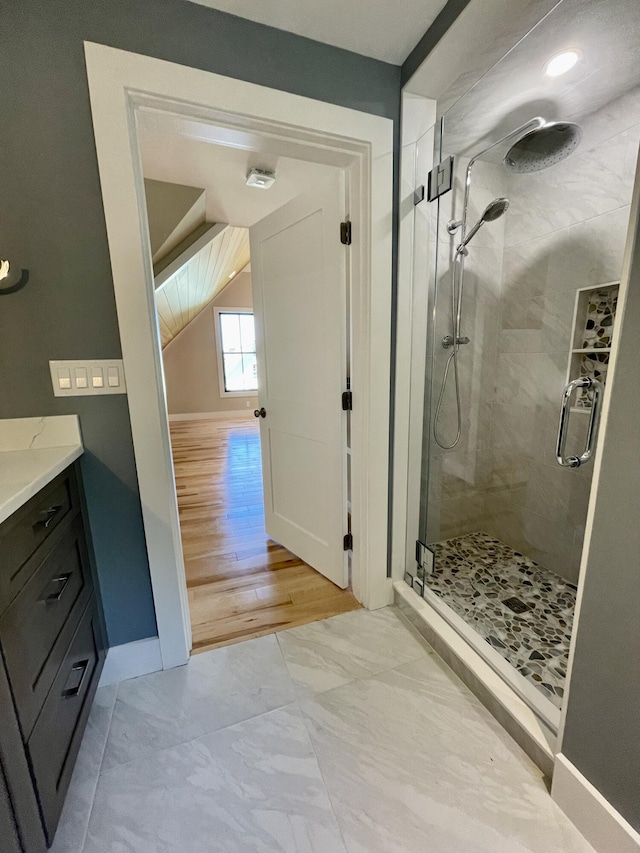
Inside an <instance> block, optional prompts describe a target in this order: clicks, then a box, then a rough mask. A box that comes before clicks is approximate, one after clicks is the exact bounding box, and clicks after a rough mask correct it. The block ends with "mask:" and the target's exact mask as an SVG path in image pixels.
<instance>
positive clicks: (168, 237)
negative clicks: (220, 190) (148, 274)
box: [144, 178, 206, 264]
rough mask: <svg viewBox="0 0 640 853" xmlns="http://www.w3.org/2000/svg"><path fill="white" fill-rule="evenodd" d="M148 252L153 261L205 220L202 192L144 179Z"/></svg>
mask: <svg viewBox="0 0 640 853" xmlns="http://www.w3.org/2000/svg"><path fill="white" fill-rule="evenodd" d="M144 193H145V197H146V202H147V219H148V222H149V238H150V240H151V255H152V259H153V263H154V264H155V263H156V262H157V261H158V260H159V259H160V258H163V257H164V256H165V255H167V254H168V253H169V252H171V251H172V250H173V249H174V248H175V247H176V246H177V245H178V244H179V243H181V242H182V241H183V240H184V239H185V238H186V237H187V236H188V235H189V234H190V233H191V232H192V231H193V230H194V229H195V228H197V227H198V226H199V225H201V224H202V223H203V222H204V221H205V214H206V193H205V191H204V189H201V188H200V187H187V186H184V185H183V184H174V183H169V182H168V181H154V180H151V179H150V178H145V179H144Z"/></svg>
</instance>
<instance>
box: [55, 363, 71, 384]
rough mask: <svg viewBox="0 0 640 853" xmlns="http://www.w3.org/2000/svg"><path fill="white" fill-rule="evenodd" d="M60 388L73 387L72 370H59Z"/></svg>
mask: <svg viewBox="0 0 640 853" xmlns="http://www.w3.org/2000/svg"><path fill="white" fill-rule="evenodd" d="M58 388H71V371H70V370H68V369H67V368H64V367H63V368H61V369H59V370H58Z"/></svg>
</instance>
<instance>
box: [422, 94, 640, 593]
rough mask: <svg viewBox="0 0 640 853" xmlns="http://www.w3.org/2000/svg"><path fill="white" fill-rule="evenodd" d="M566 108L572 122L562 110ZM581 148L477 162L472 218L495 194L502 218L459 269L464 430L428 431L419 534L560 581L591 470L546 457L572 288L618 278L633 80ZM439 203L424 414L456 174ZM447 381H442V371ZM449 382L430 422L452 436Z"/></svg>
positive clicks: (573, 575)
mask: <svg viewBox="0 0 640 853" xmlns="http://www.w3.org/2000/svg"><path fill="white" fill-rule="evenodd" d="M566 118H571V117H570V116H566ZM576 120H578V121H579V123H580V124H581V125H582V126H583V129H584V138H583V141H582V144H581V146H580V148H579V149H578V150H577V151H576V153H575V154H574V155H573V156H571V157H570V158H569V159H567V160H565V161H564V162H563V163H560V164H558V165H556V166H553V167H551V168H550V169H547V170H546V171H543V172H539V173H536V174H524V175H508V174H507V173H506V172H505V171H504V169H503V168H502V166H501V165H500V164H497V163H485V162H478V163H477V164H476V166H475V167H474V174H473V179H474V180H473V188H472V192H471V198H470V212H469V222H470V224H473V223H474V222H475V221H476V219H477V218H478V216H479V215H480V213H481V212H482V210H483V209H484V208H485V206H486V205H487V204H488V202H489V201H491V200H492V199H493V198H496V197H497V196H507V197H508V198H509V200H510V203H511V204H510V207H509V210H508V211H507V214H506V216H505V217H503V218H502V219H500V220H497V221H495V222H493V223H491V224H490V225H487V226H485V227H484V228H482V229H481V230H480V231H479V232H478V234H477V236H476V238H475V239H474V241H473V243H472V245H471V246H470V247H469V255H468V257H467V259H466V262H465V263H466V268H465V296H464V302H463V306H464V321H463V328H462V334H463V335H468V336H469V337H470V338H471V343H470V344H469V345H468V347H462V348H461V353H460V361H459V369H460V384H461V397H462V401H463V405H462V408H463V422H462V439H461V441H460V443H459V444H458V446H457V447H456V448H455V449H454V450H448V451H445V450H442V449H441V448H440V447H438V445H437V443H436V442H435V441H434V439H433V434H432V433H431V434H430V436H429V447H430V460H429V464H430V470H429V492H428V500H429V512H428V531H427V532H428V541H438V540H443V539H447V538H452V537H456V536H464V535H466V534H468V533H472V532H474V531H478V530H485V531H487V532H488V533H489V534H491V535H492V536H494V537H495V538H497V539H499V540H500V541H502V542H504V543H505V544H507V545H508V546H510V547H512V548H514V549H515V550H517V551H521V552H523V553H524V554H526V556H528V557H530V558H531V559H533V560H535V561H536V562H537V563H538V564H539V565H541V566H543V567H544V568H547V569H550V570H552V571H554V572H556V573H557V574H559V575H561V576H562V577H564V578H565V579H567V580H569V581H572V582H575V581H576V580H577V577H578V571H579V566H580V557H581V553H582V542H583V537H584V524H585V520H586V512H587V503H588V498H589V491H590V485H591V471H592V466H585V467H584V468H581V469H572V470H569V469H561V468H560V467H559V466H558V465H557V464H556V462H555V437H556V431H557V421H558V413H559V403H560V396H561V393H562V389H563V387H564V384H565V379H566V370H567V364H568V358H569V351H570V348H571V346H572V342H571V332H572V320H573V311H574V304H575V297H576V291H577V290H578V289H579V288H584V287H590V286H595V285H598V284H604V283H606V282H611V281H616V280H618V279H619V278H620V273H621V268H622V258H623V252H624V244H625V238H626V230H627V224H628V218H629V203H630V199H631V191H632V185H633V176H634V169H635V161H636V156H637V151H638V142H639V140H640V90H635V91H632V92H628V93H626V94H625V95H624V96H623V97H622V98H620V99H619V100H618V101H616V102H614V103H611V104H609V105H607V107H605V108H604V109H602V110H599V111H598V112H597V113H594V114H592V115H590V116H586V117H581V118H578V119H576ZM467 163H468V160H467V159H466V158H462V157H460V158H457V163H456V170H455V175H454V191H453V192H452V193H449V194H448V195H447V196H444V197H443V198H442V199H441V200H440V212H439V217H440V218H439V232H438V242H439V257H438V277H437V292H436V317H437V320H436V327H435V335H434V340H435V344H434V371H433V380H432V392H431V393H432V399H433V403H432V412H433V410H434V409H435V403H436V401H437V397H438V393H439V390H440V383H441V380H442V375H443V372H444V369H445V363H446V359H447V357H448V352H449V351H448V350H444V349H443V348H442V347H441V346H439V341H440V339H441V338H442V337H443V336H444V335H446V334H449V333H450V326H451V308H450V298H451V297H450V286H451V264H452V258H453V251H454V248H455V245H456V238H455V237H454V239H453V240H451V239H450V237H449V234H448V233H447V230H446V224H447V222H448V221H449V219H457V218H460V216H461V212H462V200H463V189H464V184H463V180H464V170H465V169H466V166H467ZM432 237H433V239H434V240H435V234H433V235H432ZM450 379H451V377H450ZM452 391H453V383H452V382H451V383H450V385H449V388H448V391H447V394H446V395H445V398H444V401H443V407H442V414H441V417H440V420H439V431H440V434H441V435H442V436H443V438H445V439H448V440H451V438H453V436H455V430H456V411H455V397H454V395H453V393H452ZM587 421H588V415H587V414H582V413H578V414H575V415H574V416H573V417H572V419H571V424H570V435H569V439H568V442H567V449H568V450H569V451H570V452H574V450H581V449H582V447H583V446H584V438H585V433H586V427H587Z"/></svg>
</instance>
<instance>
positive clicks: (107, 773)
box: [52, 607, 591, 853]
mask: <svg viewBox="0 0 640 853" xmlns="http://www.w3.org/2000/svg"><path fill="white" fill-rule="evenodd" d="M229 670H233V672H229ZM52 849H53V853H134V851H135V853H208V851H212V853H213V851H216V852H217V851H221V853H245V851H246V853H250V851H255V852H256V853H271V851H286V853H378V851H380V853H382V851H384V853H414V851H415V853H418V851H420V853H424V851H427V850H428V851H429V853H458V852H459V853H489V851H490V853H524V852H525V851H535V853H553V851H558V853H560V851H562V853H588V851H591V847H590V846H589V845H588V844H587V842H586V841H585V840H584V839H583V837H582V836H581V835H580V834H579V833H578V831H577V830H576V829H575V828H574V827H573V826H572V824H571V823H570V822H569V821H568V819H567V818H566V817H565V816H564V815H563V814H562V812H561V811H560V810H559V809H558V808H557V806H556V805H555V803H554V802H553V801H552V799H551V797H550V796H549V794H548V792H547V789H546V787H545V784H544V781H543V779H542V778H541V774H540V772H539V771H538V770H537V768H536V767H535V766H534V765H533V764H532V763H531V762H530V761H529V759H528V758H527V757H526V756H525V755H524V753H523V752H521V751H520V749H519V748H518V747H517V746H516V744H515V743H514V742H513V741H512V740H511V739H510V738H509V737H508V735H507V734H506V733H505V732H504V731H503V730H502V729H501V727H500V726H499V725H498V724H497V723H496V722H495V721H494V719H493V718H492V717H491V716H490V715H489V713H488V712H487V711H486V710H485V709H484V708H483V707H482V705H480V703H479V702H478V701H477V700H476V699H475V697H474V696H473V695H472V694H471V693H469V691H468V690H467V689H466V688H465V687H464V685H463V684H462V683H461V682H460V681H459V680H458V679H457V678H456V677H455V676H454V675H453V674H452V673H451V671H450V670H448V669H447V667H446V666H445V665H444V664H443V663H442V662H441V661H440V659H439V658H438V657H437V656H436V655H435V654H433V653H432V651H431V650H430V648H429V647H428V646H427V645H426V644H425V643H424V642H423V641H422V639H421V638H419V637H418V635H417V634H415V633H414V631H413V629H412V628H411V627H410V626H409V625H408V623H407V622H405V620H404V619H403V617H402V616H401V615H400V614H399V613H398V611H397V610H396V609H395V608H393V607H387V608H385V609H383V610H378V611H375V612H369V611H366V610H359V611H354V612H351V613H346V614H342V615H339V616H334V617H332V618H330V619H327V620H325V621H323V622H315V623H312V624H308V625H304V626H302V627H298V628H293V629H290V630H287V631H283V632H280V633H278V634H277V635H275V634H272V635H268V636H265V637H260V638H258V639H252V640H247V641H245V642H242V643H239V644H237V645H234V646H230V647H225V648H221V649H216V650H214V651H210V652H206V653H204V654H202V655H198V656H197V657H195V658H193V659H192V661H191V663H190V664H189V666H187V667H182V668H181V669H180V670H171V671H167V672H163V673H156V674H153V675H149V676H143V677H142V678H137V679H133V680H130V681H125V682H122V683H121V684H120V685H119V686H118V688H117V689H116V688H112V687H103V688H100V689H99V691H98V695H97V697H96V702H95V704H94V707H93V710H92V713H91V718H90V724H89V727H88V729H87V733H86V736H85V739H84V741H83V744H82V747H81V752H80V756H79V760H78V763H77V766H76V770H75V772H74V776H73V780H72V784H71V790H70V792H69V796H68V799H67V802H66V805H65V809H64V812H63V816H62V820H61V823H60V827H59V830H58V834H57V836H56V839H55V842H54V846H53V848H52Z"/></svg>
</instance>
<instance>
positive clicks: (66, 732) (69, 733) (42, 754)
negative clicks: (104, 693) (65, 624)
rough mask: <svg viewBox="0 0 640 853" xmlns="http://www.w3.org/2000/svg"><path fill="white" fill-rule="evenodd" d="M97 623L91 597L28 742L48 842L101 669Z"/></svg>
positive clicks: (56, 822) (51, 838) (52, 832)
mask: <svg viewBox="0 0 640 853" xmlns="http://www.w3.org/2000/svg"><path fill="white" fill-rule="evenodd" d="M100 650H101V643H100V627H99V623H98V619H97V614H96V607H95V603H94V601H93V599H92V600H91V602H90V604H89V606H88V607H87V610H86V611H85V614H84V616H83V617H82V620H81V622H80V624H79V626H78V628H77V630H76V632H75V635H74V637H73V640H72V641H71V645H70V646H69V649H68V651H67V654H66V655H65V658H64V661H63V663H62V666H61V667H60V669H59V670H58V673H57V675H56V677H55V680H54V682H53V685H52V687H51V690H50V692H49V695H48V696H47V699H46V702H45V704H44V707H43V709H42V713H41V714H40V716H39V717H38V722H37V723H36V725H35V727H34V729H33V733H32V735H31V737H30V738H29V741H28V743H27V750H28V753H29V758H30V760H31V767H32V770H33V775H34V777H35V783H36V789H37V792H38V797H39V800H40V808H41V811H42V818H43V822H44V827H45V832H46V834H47V838H48V842H49V844H51V843H52V842H53V836H54V835H55V831H56V827H57V825H58V820H59V818H60V812H61V811H62V806H63V804H64V798H65V795H66V792H67V788H68V786H69V781H70V779H71V774H72V772H73V766H74V763H75V760H76V756H77V753H78V749H79V748H80V742H81V740H82V735H83V733H84V729H85V725H86V721H87V717H88V715H89V711H90V710H91V703H92V701H93V697H94V695H95V690H96V687H97V681H98V678H99V675H100V666H99V665H98V664H99V661H100V660H101V658H102V652H101V651H100Z"/></svg>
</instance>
